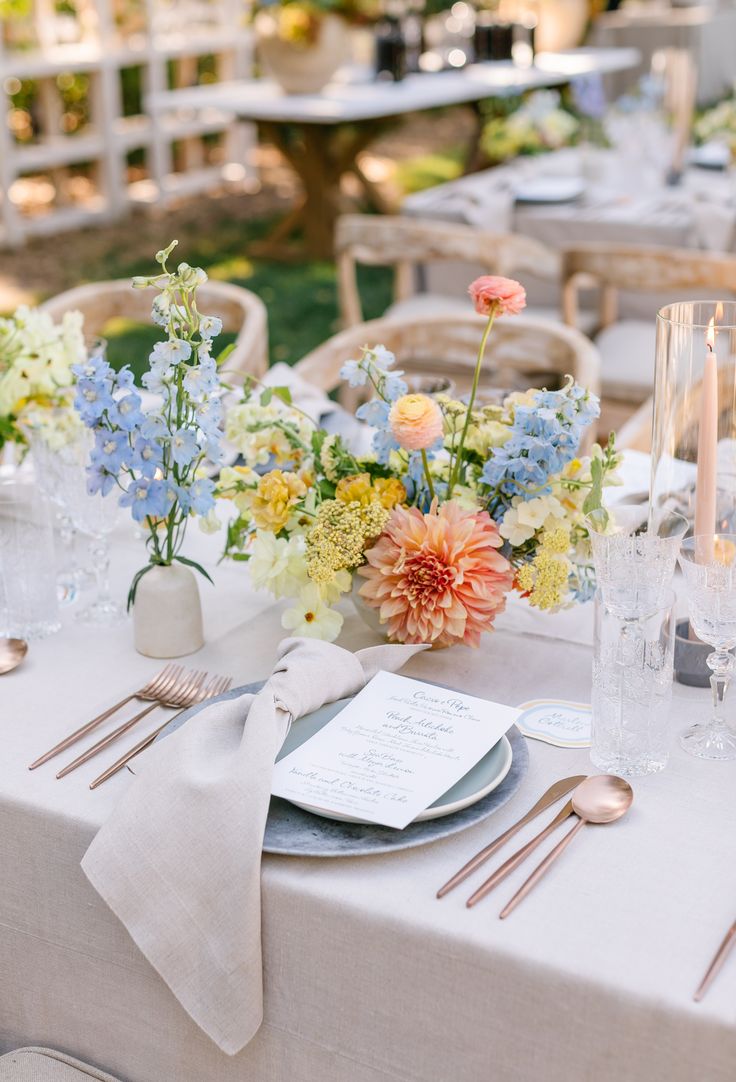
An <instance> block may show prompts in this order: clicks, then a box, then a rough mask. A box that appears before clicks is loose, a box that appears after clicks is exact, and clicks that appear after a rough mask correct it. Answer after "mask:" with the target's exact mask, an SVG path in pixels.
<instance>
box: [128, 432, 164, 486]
mask: <svg viewBox="0 0 736 1082" xmlns="http://www.w3.org/2000/svg"><path fill="white" fill-rule="evenodd" d="M162 464H163V451H162V449H161V446H160V444H158V443H156V441H155V440H147V439H145V437H144V436H139V437H138V439H137V440H136V441H135V443H134V444H133V454H132V455H131V460H130V465H131V467H132V468H133V469H134V470H137V471H138V473H140V474H142V475H143V476H144V477H155V476H156V470H157V469H159V468H160V467H161V466H162Z"/></svg>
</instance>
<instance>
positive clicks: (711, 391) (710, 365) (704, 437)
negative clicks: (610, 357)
mask: <svg viewBox="0 0 736 1082" xmlns="http://www.w3.org/2000/svg"><path fill="white" fill-rule="evenodd" d="M715 340H716V332H715V319H711V321H710V323H709V324H708V333H707V334H706V336H705V342H706V355H705V366H704V368H703V381H702V384H701V391H700V424H699V425H698V474H697V483H696V486H695V536H696V537H702V538H707V541H705V542H704V544H703V547H702V550H701V560H702V561H703V562H708V563H710V562H711V561H712V559H713V535H714V532H715V528H716V477H717V473H718V363H717V360H716V352H715Z"/></svg>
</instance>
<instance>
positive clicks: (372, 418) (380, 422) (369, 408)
mask: <svg viewBox="0 0 736 1082" xmlns="http://www.w3.org/2000/svg"><path fill="white" fill-rule="evenodd" d="M390 409H391V407H390V406H389V404H388V402H383V401H382V400H381V399H380V398H372V399H371V400H370V402H364V403H363V404H362V405H361V406H358V408H357V410H356V411H355V416H356V417H357V418H358V420H359V421H365V423H366V424H367V425H372V426H373V428H384V427H385V426H386V425H387V424H388V415H389V412H390Z"/></svg>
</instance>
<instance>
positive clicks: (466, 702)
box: [271, 672, 519, 829]
mask: <svg viewBox="0 0 736 1082" xmlns="http://www.w3.org/2000/svg"><path fill="white" fill-rule="evenodd" d="M518 713H519V712H518V710H515V709H514V708H513V707H510V706H501V705H500V704H499V703H492V702H488V701H487V700H485V699H477V698H475V696H473V695H464V694H462V693H461V692H458V691H450V690H447V689H446V688H441V687H436V686H434V685H433V684H426V683H423V682H422V681H421V680H412V679H410V678H409V677H406V676H397V675H396V674H395V673H389V672H379V673H377V674H376V676H374V678H373V679H372V680H371V681H370V682H369V683H368V684H366V686H365V687H364V688H363V690H362V691H361V692H359V693H358V695H356V696H355V698H354V699H353V700H352V702H350V703H349V704H348V705H347V706H346V707H345V709H344V710H341V711H340V713H339V714H337V715H336V716H335V717H334V718H332V719H331V721H328V722H327V724H326V725H325V726H324V727H323V728H322V729H320V731H319V732H318V733H315V735H314V736H313V737H311V738H310V739H309V740H307V741H305V742H304V743H303V744H302V745H301V747H299V748H297V749H296V750H295V751H292V752H291V753H290V754H289V755H286V756H284V758H283V759H281V760H280V761H279V762H278V763H277V764H276V767H275V769H274V775H273V784H272V788H271V792H272V793H273V794H274V796H280V797H284V798H285V799H286V800H291V801H293V802H294V803H297V804H300V805H302V806H308V807H312V808H314V809H315V810H318V811H321V812H326V813H328V814H339V815H346V816H350V817H351V818H354V819H362V820H365V821H366V822H370V823H380V824H382V825H383V826H389V827H396V828H397V829H402V828H403V827H405V826H408V824H409V823H411V821H412V820H413V819H414V818H416V816H417V815H418V814H419V813H420V812H422V811H424V809H425V808H428V807H429V805H430V804H432V803H434V801H435V800H437V798H438V797H440V796H442V794H443V793H445V792H447V790H448V789H450V788H451V787H452V786H453V785H454V784H455V782H457V781H459V780H460V778H461V777H463V775H464V774H467V772H468V771H469V770H470V768H471V767H472V766H474V765H475V763H477V762H478V760H479V759H481V758H482V757H483V756H484V755H485V754H486V752H488V751H490V749H491V748H492V747H493V746H494V745H495V744H497V743H498V741H499V740H500V739H501V737H502V736H503V734H504V733H505V732H506V730H507V729H509V728H510V727H511V726H512V725H513V724H514V722H515V721H516V718H517V716H518ZM297 724H298V722H297Z"/></svg>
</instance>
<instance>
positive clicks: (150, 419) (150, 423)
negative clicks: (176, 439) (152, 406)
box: [141, 413, 169, 440]
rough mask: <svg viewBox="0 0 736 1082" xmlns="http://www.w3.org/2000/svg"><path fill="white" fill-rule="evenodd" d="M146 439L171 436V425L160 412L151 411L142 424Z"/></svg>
mask: <svg viewBox="0 0 736 1082" xmlns="http://www.w3.org/2000/svg"><path fill="white" fill-rule="evenodd" d="M141 436H143V438H144V440H165V439H168V437H169V426H168V425H167V424H166V421H165V420H164V419H163V417H161V416H160V415H159V414H156V413H149V414H148V416H147V417H146V418H145V420H144V422H143V424H142V425H141Z"/></svg>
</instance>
